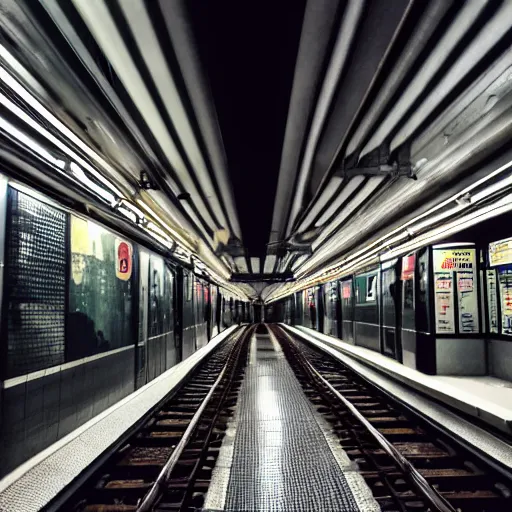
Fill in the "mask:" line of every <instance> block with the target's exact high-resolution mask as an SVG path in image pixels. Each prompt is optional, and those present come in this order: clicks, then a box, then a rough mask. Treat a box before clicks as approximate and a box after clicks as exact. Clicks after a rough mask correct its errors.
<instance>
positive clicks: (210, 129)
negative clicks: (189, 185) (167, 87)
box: [159, 0, 242, 240]
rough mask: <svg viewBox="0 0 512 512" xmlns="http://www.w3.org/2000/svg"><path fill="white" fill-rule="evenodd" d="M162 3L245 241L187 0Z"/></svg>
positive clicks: (233, 221) (232, 217) (225, 197)
mask: <svg viewBox="0 0 512 512" xmlns="http://www.w3.org/2000/svg"><path fill="white" fill-rule="evenodd" d="M159 5H160V9H161V11H162V14H163V17H164V21H165V23H166V25H167V28H168V32H169V37H170V38H171V41H172V43H173V47H174V51H175V53H176V58H177V60H178V63H179V66H180V70H181V73H182V75H183V80H184V81H185V84H186V87H187V91H188V93H189V97H190V101H191V102H192V106H193V108H194V111H195V113H196V119H197V122H198V124H199V127H200V129H201V133H202V135H203V139H204V143H205V145H206V148H207V150H208V153H209V156H210V161H211V163H212V168H213V172H214V175H215V179H216V182H217V184H218V187H219V191H220V195H221V197H222V201H223V205H224V206H225V208H226V213H227V221H228V223H229V227H230V230H231V232H232V233H234V235H235V236H236V237H237V238H238V239H239V240H242V232H241V230H240V223H239V220H238V215H237V212H236V207H235V201H234V196H233V191H232V188H231V184H230V182H229V179H228V173H227V167H228V164H227V157H226V153H225V150H224V145H223V142H222V134H221V131H220V126H219V121H218V117H217V112H216V110H215V105H214V102H213V98H212V94H211V90H210V85H209V83H208V79H207V77H206V76H205V73H204V71H203V69H202V66H201V62H200V60H199V55H198V51H197V45H196V42H195V39H194V36H193V33H192V30H191V27H190V23H189V20H188V17H187V14H186V8H187V6H186V2H184V1H183V0H175V1H173V2H168V1H167V0H160V2H159Z"/></svg>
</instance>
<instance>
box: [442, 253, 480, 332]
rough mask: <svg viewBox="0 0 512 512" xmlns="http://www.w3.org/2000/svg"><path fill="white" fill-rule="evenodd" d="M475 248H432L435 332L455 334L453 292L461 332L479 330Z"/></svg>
mask: <svg viewBox="0 0 512 512" xmlns="http://www.w3.org/2000/svg"><path fill="white" fill-rule="evenodd" d="M476 276H477V274H476V251H475V249H474V248H471V247H469V248H455V247H452V248H450V247H447V248H434V282H435V311H436V331H437V332H438V333H446V334H454V333H455V293H456V296H457V313H458V315H457V316H458V329H459V332H460V333H473V332H478V331H479V322H478V290H477V283H476Z"/></svg>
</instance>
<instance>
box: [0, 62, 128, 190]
mask: <svg viewBox="0 0 512 512" xmlns="http://www.w3.org/2000/svg"><path fill="white" fill-rule="evenodd" d="M1 70H2V68H1V67H0V74H1ZM0 104H1V105H4V106H5V107H7V108H8V109H9V110H10V111H11V112H12V113H13V114H15V115H16V116H17V117H19V118H20V119H21V120H22V121H24V122H25V123H26V124H28V125H29V126H30V127H31V128H33V129H34V130H36V131H37V132H38V133H40V134H41V135H42V136H43V137H45V138H46V139H47V140H49V141H50V142H51V143H52V144H54V145H55V146H57V147H58V148H59V149H60V150H62V151H63V152H64V153H66V154H67V155H68V156H70V157H71V158H72V159H73V160H75V161H76V162H78V163H79V164H80V165H81V166H82V167H83V168H84V169H87V171H89V172H90V173H91V174H93V175H94V176H95V177H96V178H98V180H99V181H101V182H102V183H103V184H104V185H106V186H107V187H108V188H109V189H110V190H111V191H112V192H114V194H115V195H117V196H118V197H124V196H123V194H122V192H120V191H119V190H118V189H117V188H116V187H115V186H114V185H112V183H110V181H108V180H107V179H106V178H105V177H104V176H102V175H101V174H100V173H98V171H96V170H95V169H94V168H93V167H92V166H90V165H89V164H88V163H87V162H86V161H85V160H84V159H83V158H81V157H80V156H79V155H78V154H77V153H75V152H74V151H73V150H71V149H70V148H69V147H68V146H66V144H64V143H63V142H61V141H60V140H59V139H57V137H55V136H54V135H52V134H51V133H50V132H49V131H47V130H45V129H44V128H43V127H42V126H41V125H40V124H39V123H37V122H36V121H34V120H33V119H32V118H31V117H30V116H29V115H27V114H26V113H25V112H23V110H21V109H20V108H19V107H18V106H17V105H15V104H14V103H13V102H12V101H11V100H9V99H8V98H7V97H6V96H5V95H3V94H2V93H0Z"/></svg>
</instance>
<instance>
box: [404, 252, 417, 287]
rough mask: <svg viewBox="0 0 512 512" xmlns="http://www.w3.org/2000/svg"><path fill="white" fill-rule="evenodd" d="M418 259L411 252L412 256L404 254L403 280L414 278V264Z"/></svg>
mask: <svg viewBox="0 0 512 512" xmlns="http://www.w3.org/2000/svg"><path fill="white" fill-rule="evenodd" d="M415 261H416V256H415V255H414V254H411V255H410V256H404V257H403V258H402V275H401V277H400V278H401V279H402V281H407V280H409V279H414V264H415Z"/></svg>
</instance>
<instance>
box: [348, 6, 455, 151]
mask: <svg viewBox="0 0 512 512" xmlns="http://www.w3.org/2000/svg"><path fill="white" fill-rule="evenodd" d="M455 1H456V0H433V1H431V2H429V3H428V5H427V7H426V10H425V12H424V14H423V16H422V18H421V20H420V22H419V23H418V26H417V27H416V28H415V30H414V33H413V34H412V36H411V38H410V40H409V41H408V42H407V45H406V46H405V48H404V49H403V51H402V53H401V55H400V59H399V60H398V62H397V63H396V65H395V66H394V67H393V70H392V72H390V73H389V74H388V76H387V78H386V80H385V81H384V83H383V85H382V87H381V88H380V90H379V93H378V95H377V97H376V98H375V100H374V101H373V103H372V105H371V108H370V109H369V110H368V112H367V113H366V114H365V115H364V117H363V119H362V120H361V122H360V123H358V126H357V128H356V130H355V132H354V134H353V135H352V137H351V138H350V141H349V143H348V146H347V149H346V151H345V154H346V155H347V156H350V155H351V154H352V153H354V152H355V151H356V149H357V148H359V147H360V146H361V144H362V141H363V140H364V139H365V138H366V137H367V136H368V133H369V132H370V131H371V130H372V129H373V128H374V125H375V122H376V120H377V119H378V118H379V117H380V116H381V115H382V113H383V111H384V109H385V108H386V107H387V106H388V103H389V101H390V99H391V98H393V97H394V96H395V94H396V93H397V91H398V90H399V89H400V88H401V87H402V83H403V80H404V78H405V76H406V74H407V73H408V72H409V70H410V68H411V66H413V65H414V63H415V62H417V59H418V56H419V54H420V52H421V51H423V49H424V48H425V45H426V44H427V43H428V41H429V39H430V37H431V36H432V34H433V33H434V31H435V30H436V29H437V28H438V26H439V24H440V23H441V20H442V19H443V17H444V16H445V15H446V13H447V11H448V9H449V8H450V7H451V6H452V5H453V3H454V2H455Z"/></svg>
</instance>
